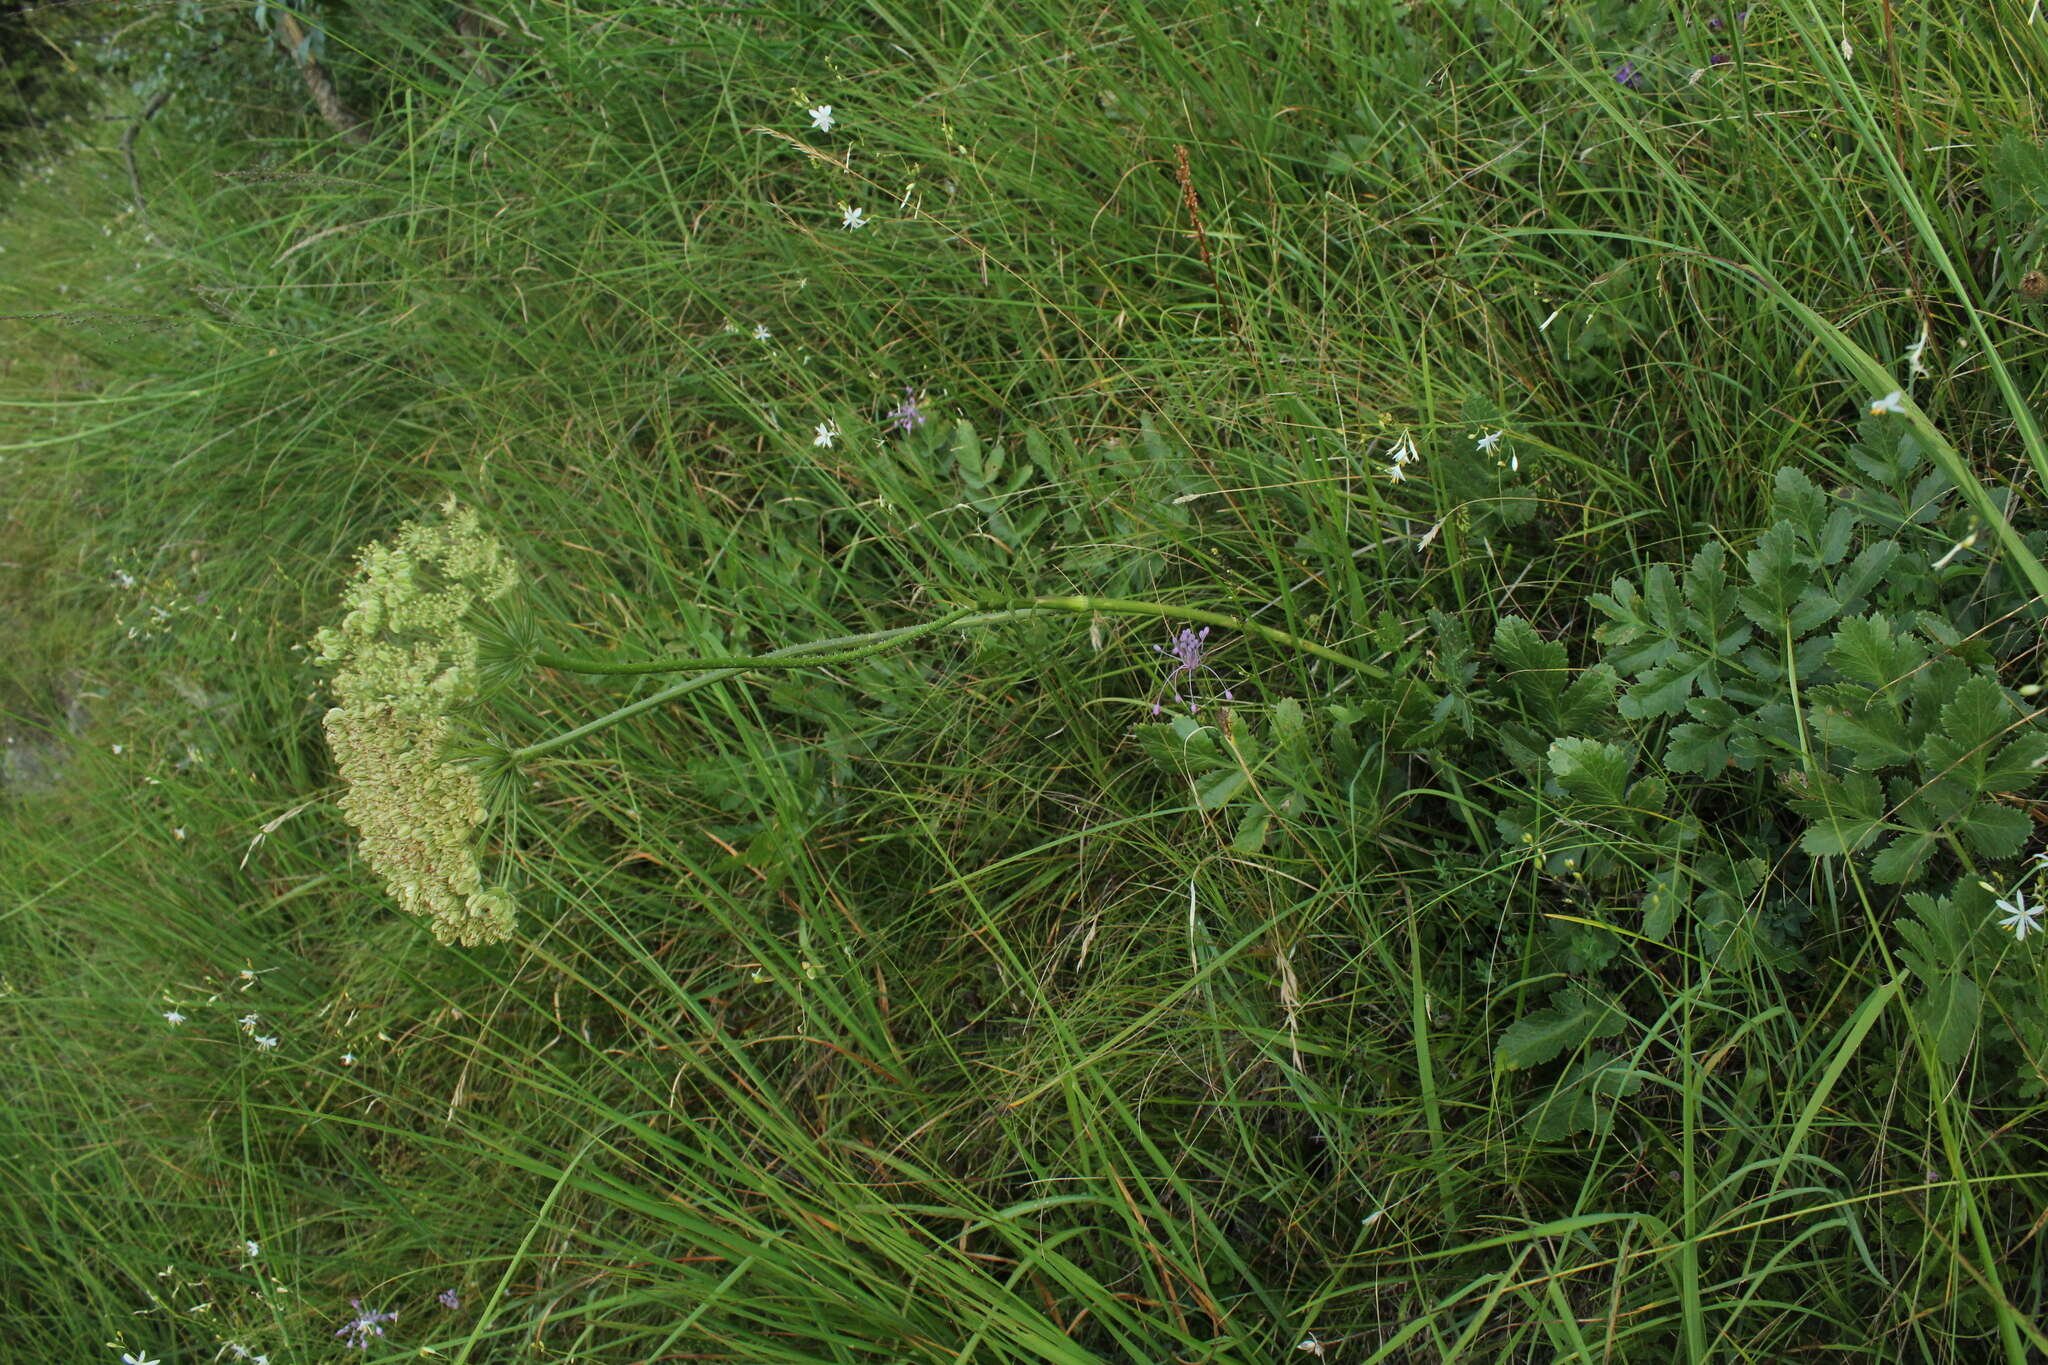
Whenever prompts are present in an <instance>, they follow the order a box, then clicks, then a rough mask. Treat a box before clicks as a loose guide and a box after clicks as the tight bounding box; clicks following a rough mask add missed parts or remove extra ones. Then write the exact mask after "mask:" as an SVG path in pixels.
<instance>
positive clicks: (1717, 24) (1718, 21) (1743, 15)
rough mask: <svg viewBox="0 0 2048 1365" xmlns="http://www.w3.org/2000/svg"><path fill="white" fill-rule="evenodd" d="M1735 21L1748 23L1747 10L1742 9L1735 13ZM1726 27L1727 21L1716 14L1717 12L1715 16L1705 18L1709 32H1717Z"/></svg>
mask: <svg viewBox="0 0 2048 1365" xmlns="http://www.w3.org/2000/svg"><path fill="white" fill-rule="evenodd" d="M1735 22H1736V23H1738V24H1745V23H1748V22H1749V11H1748V10H1743V11H1741V12H1740V13H1738V14H1737V15H1736V16H1735ZM1726 27H1728V21H1727V20H1726V19H1723V18H1722V17H1721V16H1720V15H1718V14H1717V15H1715V16H1714V17H1713V18H1711V19H1709V20H1707V32H1709V33H1719V32H1720V31H1721V30H1722V29H1724V28H1726Z"/></svg>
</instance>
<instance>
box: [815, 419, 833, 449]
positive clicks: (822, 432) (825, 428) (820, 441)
mask: <svg viewBox="0 0 2048 1365" xmlns="http://www.w3.org/2000/svg"><path fill="white" fill-rule="evenodd" d="M815 430H816V431H817V433H818V434H817V435H816V436H814V437H812V438H811V444H812V445H814V446H823V447H825V449H827V450H830V449H831V448H832V438H833V437H835V436H837V435H838V434H839V428H837V427H835V426H833V425H832V424H831V423H830V422H820V423H818V425H817V427H816V428H815Z"/></svg>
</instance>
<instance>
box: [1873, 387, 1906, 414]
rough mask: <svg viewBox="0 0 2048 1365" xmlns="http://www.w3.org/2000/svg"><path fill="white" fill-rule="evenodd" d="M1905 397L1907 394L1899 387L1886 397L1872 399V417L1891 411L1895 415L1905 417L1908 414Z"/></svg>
mask: <svg viewBox="0 0 2048 1365" xmlns="http://www.w3.org/2000/svg"><path fill="white" fill-rule="evenodd" d="M1905 399H1906V395H1905V393H1904V392H1903V391H1901V390H1899V389H1893V390H1892V391H1891V392H1890V393H1888V394H1886V395H1885V396H1884V397H1882V398H1879V399H1875V400H1874V401H1872V403H1871V405H1870V415H1871V416H1872V417H1875V416H1877V415H1878V414H1879V413H1883V412H1889V413H1891V414H1893V415H1894V416H1898V417H1904V416H1905V415H1906V403H1905Z"/></svg>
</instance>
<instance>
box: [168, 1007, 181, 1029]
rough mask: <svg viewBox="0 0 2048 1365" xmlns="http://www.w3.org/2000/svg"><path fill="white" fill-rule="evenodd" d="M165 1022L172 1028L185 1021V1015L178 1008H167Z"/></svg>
mask: <svg viewBox="0 0 2048 1365" xmlns="http://www.w3.org/2000/svg"><path fill="white" fill-rule="evenodd" d="M164 1022H165V1023H166V1024H169V1025H170V1026H171V1027H172V1028H176V1027H177V1026H178V1025H180V1024H182V1023H184V1022H185V1016H184V1015H183V1014H180V1013H179V1012H178V1011H177V1010H165V1011H164Z"/></svg>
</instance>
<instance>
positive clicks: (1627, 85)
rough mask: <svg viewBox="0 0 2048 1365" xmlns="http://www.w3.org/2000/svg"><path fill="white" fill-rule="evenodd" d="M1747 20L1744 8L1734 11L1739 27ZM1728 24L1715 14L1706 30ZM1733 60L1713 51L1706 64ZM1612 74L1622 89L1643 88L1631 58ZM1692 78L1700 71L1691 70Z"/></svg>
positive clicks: (1715, 31)
mask: <svg viewBox="0 0 2048 1365" xmlns="http://www.w3.org/2000/svg"><path fill="white" fill-rule="evenodd" d="M1748 22H1749V11H1748V10H1746V9H1745V10H1738V11H1736V14H1735V19H1734V23H1735V24H1736V26H1737V27H1740V26H1741V25H1743V24H1746V23H1748ZM1728 25H1729V20H1728V19H1726V18H1725V17H1723V16H1721V15H1719V14H1716V15H1714V16H1713V17H1712V18H1710V19H1708V20H1707V32H1709V33H1720V32H1723V31H1724V30H1726V29H1727V27H1728ZM1733 60H1734V58H1732V57H1730V56H1729V55H1728V54H1727V53H1725V52H1715V53H1712V54H1710V55H1709V56H1708V57H1707V65H1708V66H1726V65H1728V63H1729V62H1731V61H1733ZM1612 74H1613V76H1614V83H1615V84H1616V85H1618V86H1620V87H1621V88H1622V89H1624V90H1637V91H1639V90H1641V89H1642V88H1643V71H1642V68H1641V67H1639V66H1637V65H1636V64H1635V62H1634V61H1633V60H1630V61H1625V62H1623V63H1622V64H1621V65H1620V66H1617V67H1615V68H1614V71H1613V72H1612ZM1692 78H1693V79H1694V80H1698V79H1699V78H1700V73H1699V72H1697V71H1695V72H1693V73H1692Z"/></svg>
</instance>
